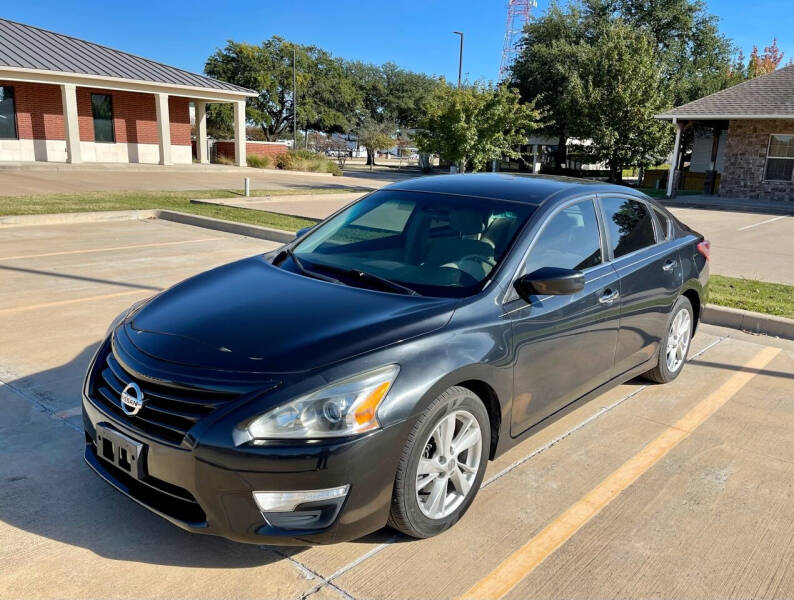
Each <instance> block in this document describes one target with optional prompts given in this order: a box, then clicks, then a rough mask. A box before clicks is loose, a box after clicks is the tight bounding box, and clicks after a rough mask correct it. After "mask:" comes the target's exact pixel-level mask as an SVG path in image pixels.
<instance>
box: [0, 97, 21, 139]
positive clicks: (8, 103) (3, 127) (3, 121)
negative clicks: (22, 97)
mask: <svg viewBox="0 0 794 600" xmlns="http://www.w3.org/2000/svg"><path fill="white" fill-rule="evenodd" d="M3 139H5V140H15V139H17V119H16V111H15V110H14V88H12V87H11V86H7V85H0V140H3Z"/></svg>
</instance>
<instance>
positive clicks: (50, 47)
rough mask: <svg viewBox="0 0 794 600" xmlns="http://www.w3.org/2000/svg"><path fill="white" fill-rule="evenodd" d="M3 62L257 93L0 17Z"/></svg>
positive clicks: (0, 66) (9, 65) (65, 71)
mask: <svg viewBox="0 0 794 600" xmlns="http://www.w3.org/2000/svg"><path fill="white" fill-rule="evenodd" d="M3 66H6V67H17V68H23V69H35V70H42V71H60V72H64V73H76V74H79V75H93V76H99V77H109V78H114V79H132V80H139V81H146V82H156V83H164V84H173V85H178V86H188V87H199V88H205V89H213V90H223V91H231V92H243V93H248V94H251V93H255V92H253V90H249V89H247V88H244V87H240V86H239V85H234V84H232V83H226V82H225V81H218V80H217V79H213V78H211V77H207V76H205V75H199V74H197V73H191V72H190V71H185V70H183V69H177V68H176V67H171V66H169V65H165V64H163V63H159V62H156V61H153V60H149V59H148V58H141V57H140V56H135V55H134V54H129V53H127V52H122V51H121V50H114V49H113V48H108V47H107V46H102V45H100V44H94V43H92V42H87V41H85V40H81V39H78V38H74V37H71V36H68V35H63V34H60V33H54V32H52V31H47V30H46V29H40V28H38V27H33V26H32V25H25V24H23V23H17V22H15V21H9V20H7V19H0V68H2V67H3Z"/></svg>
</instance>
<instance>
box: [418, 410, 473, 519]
mask: <svg viewBox="0 0 794 600" xmlns="http://www.w3.org/2000/svg"><path fill="white" fill-rule="evenodd" d="M481 460H482V431H481V430H480V424H479V422H478V421H477V419H476V418H475V417H474V415H472V414H471V413H470V412H468V411H465V410H458V411H455V412H453V413H450V414H448V415H444V416H443V417H442V418H441V420H440V421H439V422H438V423H437V424H436V426H435V428H434V429H433V431H432V432H431V434H430V436H429V437H428V439H427V440H426V441H425V446H424V450H423V452H422V457H421V458H420V459H419V465H418V467H417V472H416V500H417V502H418V504H419V509H420V510H421V511H422V513H424V515H425V516H426V517H429V518H430V519H443V518H444V517H447V516H449V515H450V514H452V513H453V512H454V511H455V510H456V509H457V508H458V507H459V506H460V505H461V504H462V503H463V501H464V500H465V499H466V497H467V496H468V494H469V492H470V490H471V488H472V485H473V484H474V480H475V478H476V477H477V471H478V470H479V468H480V461H481Z"/></svg>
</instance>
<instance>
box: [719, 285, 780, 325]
mask: <svg viewBox="0 0 794 600" xmlns="http://www.w3.org/2000/svg"><path fill="white" fill-rule="evenodd" d="M709 304H719V305H720V306H729V307H731V308H742V309H744V310H752V311H754V312H761V313H766V314H768V315H777V316H779V317H788V318H790V319H794V285H785V284H782V283H766V282H764V281H756V280H754V279H740V278H737V277H725V276H723V275H712V276H711V279H710V280H709Z"/></svg>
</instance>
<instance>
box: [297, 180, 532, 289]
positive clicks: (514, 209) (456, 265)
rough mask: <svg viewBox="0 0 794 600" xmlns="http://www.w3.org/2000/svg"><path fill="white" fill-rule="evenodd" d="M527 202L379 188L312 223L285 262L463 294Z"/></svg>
mask: <svg viewBox="0 0 794 600" xmlns="http://www.w3.org/2000/svg"><path fill="white" fill-rule="evenodd" d="M533 209H534V207H533V206H531V205H527V204H523V203H519V202H508V201H500V200H491V199H487V198H470V197H464V196H453V195H445V194H432V193H424V192H407V191H397V190H381V191H377V192H374V193H372V194H370V195H369V196H367V197H365V198H363V199H361V200H360V201H359V202H356V203H355V204H353V205H351V206H350V207H348V208H347V209H346V210H344V211H342V212H341V213H339V214H338V215H336V216H335V217H333V218H332V219H330V220H328V221H327V222H325V223H323V224H321V225H319V226H317V228H316V229H315V230H314V231H312V232H311V233H310V234H309V235H308V236H307V237H306V238H304V240H303V241H301V242H300V243H299V244H298V245H297V246H295V247H293V248H292V251H293V254H292V258H293V260H291V261H290V264H291V265H292V266H293V267H295V269H294V270H297V271H301V272H304V274H311V273H319V274H322V275H331V276H333V277H334V278H335V279H337V280H340V281H342V282H343V283H348V284H355V285H361V286H362V287H371V288H373V289H383V290H386V291H395V292H399V290H398V288H396V286H395V287H394V289H388V288H387V287H386V286H384V285H382V284H384V283H388V282H393V283H396V284H399V285H400V286H404V287H405V288H409V289H408V291H409V292H410V291H411V290H413V291H415V292H418V293H420V294H423V295H431V296H467V295H470V294H472V293H474V292H475V291H477V290H478V289H479V288H480V287H481V285H482V284H483V283H484V282H485V280H486V279H487V278H488V276H489V275H490V274H491V272H492V271H493V270H494V269H495V268H496V267H497V265H498V264H499V263H500V261H501V260H502V259H503V258H504V257H505V255H506V254H507V252H508V250H509V248H510V247H511V245H512V243H513V240H514V239H515V238H516V235H517V234H518V232H519V231H520V230H521V228H522V227H523V225H524V223H526V221H527V219H528V218H529V216H530V215H531V214H532V211H533ZM295 258H297V263H299V264H296V263H295V260H294V259H295ZM302 267H303V268H302ZM307 269H309V270H310V271H307ZM356 275H357V276H356ZM379 279H380V280H383V279H385V280H388V281H387V282H384V281H378V280H379Z"/></svg>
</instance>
